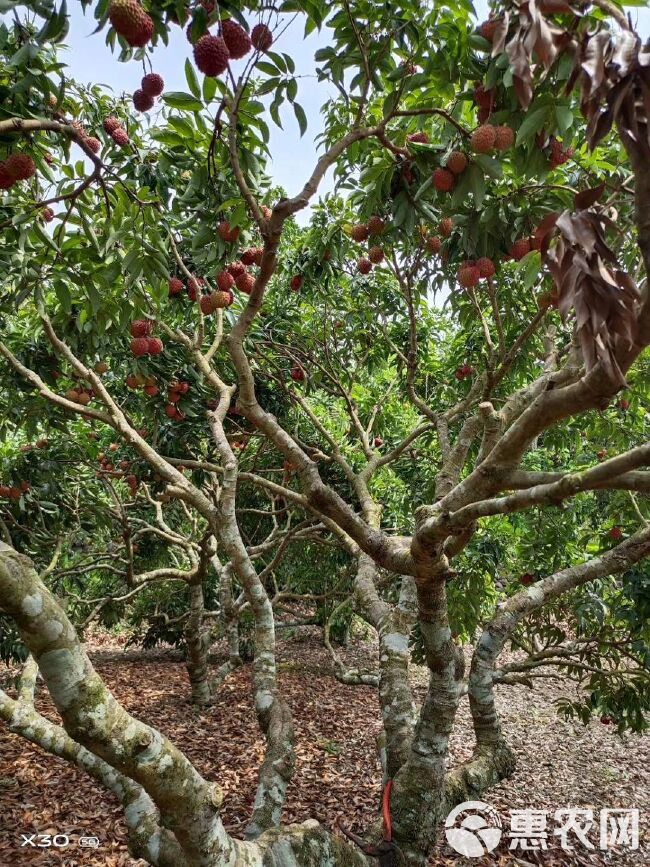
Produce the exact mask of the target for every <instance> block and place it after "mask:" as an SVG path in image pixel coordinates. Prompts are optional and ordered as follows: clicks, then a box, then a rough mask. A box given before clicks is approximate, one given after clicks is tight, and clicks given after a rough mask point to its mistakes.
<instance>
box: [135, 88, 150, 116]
mask: <svg viewBox="0 0 650 867" xmlns="http://www.w3.org/2000/svg"><path fill="white" fill-rule="evenodd" d="M133 107H134V108H135V110H136V111H149V109H150V108H153V96H149V94H147V93H145V92H144V90H136V91H135V93H134V94H133Z"/></svg>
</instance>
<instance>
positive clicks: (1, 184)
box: [0, 161, 15, 190]
mask: <svg viewBox="0 0 650 867" xmlns="http://www.w3.org/2000/svg"><path fill="white" fill-rule="evenodd" d="M14 183H15V181H14V179H13V177H12V176H11V175H10V174H9V172H8V171H7V164H6V162H4V161H3V162H1V163H0V190H8V189H10V188H11V187H13V185H14Z"/></svg>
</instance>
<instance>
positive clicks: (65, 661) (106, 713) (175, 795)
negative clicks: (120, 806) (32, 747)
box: [0, 542, 368, 867]
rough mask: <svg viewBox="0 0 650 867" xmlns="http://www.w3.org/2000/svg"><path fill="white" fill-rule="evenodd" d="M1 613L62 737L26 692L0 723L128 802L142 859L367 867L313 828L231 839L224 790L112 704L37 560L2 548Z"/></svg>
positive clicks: (190, 864)
mask: <svg viewBox="0 0 650 867" xmlns="http://www.w3.org/2000/svg"><path fill="white" fill-rule="evenodd" d="M0 607H1V609H2V610H3V611H5V612H6V613H8V614H9V615H10V616H12V617H13V618H14V619H15V621H16V624H17V626H18V628H19V630H20V633H21V637H22V639H23V641H24V642H25V644H26V645H27V647H28V648H29V649H30V651H31V653H32V654H33V656H34V658H35V660H36V661H37V663H38V666H39V669H40V672H41V674H42V676H43V679H44V681H45V683H46V686H47V688H48V690H49V692H50V695H51V696H52V700H53V701H54V704H55V706H56V708H57V710H58V711H59V714H60V715H61V718H62V720H63V724H64V728H65V732H64V731H62V730H61V729H60V728H59V727H57V726H54V725H53V724H52V723H49V722H48V721H47V720H42V718H41V717H40V716H39V715H38V714H34V712H33V710H32V709H30V707H29V706H28V704H26V703H25V700H24V698H25V696H24V694H23V691H21V697H20V699H19V701H17V702H16V701H13V700H12V699H10V698H8V697H7V696H5V695H4V693H0V717H3V718H4V719H7V720H8V721H9V722H10V725H11V726H12V728H13V730H14V731H16V732H17V733H20V734H22V735H23V736H25V737H29V738H31V739H32V740H33V741H34V742H36V743H40V744H41V745H42V746H43V747H44V748H45V749H48V750H50V751H52V752H56V753H57V754H58V755H61V756H63V757H65V758H67V759H68V760H69V761H72V762H75V764H78V765H79V766H80V767H84V769H85V770H87V771H88V772H89V773H91V774H92V775H93V776H94V777H95V779H97V780H98V781H100V782H101V783H102V784H103V785H105V786H106V787H107V788H109V789H111V790H113V791H115V792H116V794H118V796H119V797H121V798H123V803H125V805H126V806H125V809H126V811H127V815H126V819H127V824H128V825H129V827H130V828H131V829H132V830H134V832H135V833H136V834H137V835H138V838H139V842H138V841H136V842H138V847H139V854H140V855H141V856H142V857H144V858H145V860H147V861H148V863H149V864H152V865H154V867H159V865H160V867H172V865H174V867H185V865H187V867H280V865H282V867H322V865H324V864H329V865H331V867H368V861H367V860H366V858H365V857H364V856H363V855H362V854H361V853H360V852H359V851H358V850H357V849H356V848H354V847H352V846H350V845H348V844H347V843H346V842H345V841H344V840H342V839H341V838H340V837H335V836H333V835H331V834H330V833H329V832H328V831H326V830H325V829H324V828H322V827H320V826H319V825H318V823H317V822H313V821H309V822H304V823H303V824H301V825H294V826H290V827H288V828H284V829H274V830H271V831H267V832H266V833H264V834H262V835H261V836H260V837H259V838H258V839H257V840H256V841H255V842H242V841H239V840H233V839H232V838H231V837H229V836H228V834H227V833H226V831H225V829H224V827H223V824H222V822H221V820H220V818H219V814H218V809H219V805H220V804H221V800H222V794H221V790H220V788H219V786H218V785H217V784H215V783H209V782H207V781H206V780H204V779H203V777H201V775H200V774H199V773H198V771H197V770H196V769H195V768H194V767H193V766H192V765H191V763H190V762H189V761H188V759H187V758H186V757H185V756H184V755H183V753H181V752H180V751H179V750H178V749H176V747H174V745H173V744H171V743H170V742H169V741H168V740H167V739H166V738H165V737H164V736H163V735H161V733H160V732H159V731H157V730H156V729H154V728H152V727H150V726H148V725H146V724H144V723H142V722H140V721H139V720H137V719H135V718H134V717H132V716H130V715H129V714H128V713H127V712H126V710H125V709H124V708H123V707H122V706H121V705H120V704H119V703H118V702H117V701H116V700H115V698H114V697H113V696H112V695H111V693H110V692H109V690H108V689H107V688H106V686H105V685H104V683H103V682H102V680H101V678H99V676H98V675H97V673H96V672H95V671H94V669H93V667H92V665H91V663H90V660H89V659H88V657H87V656H86V654H85V652H84V651H83V649H82V647H81V646H80V644H79V641H78V639H77V636H76V633H75V631H74V628H73V626H72V624H71V623H70V622H69V620H68V619H67V617H66V615H65V613H64V611H63V610H62V608H61V606H60V605H59V604H58V603H57V601H56V600H55V599H54V597H53V596H52V594H51V593H50V592H49V591H48V590H47V588H46V587H45V585H44V584H43V583H42V582H41V581H40V579H39V578H38V576H37V575H36V573H35V571H34V569H33V567H32V565H31V563H30V561H29V560H28V559H27V558H26V557H23V556H22V555H20V554H17V553H16V552H15V551H14V550H13V549H12V548H10V547H9V546H8V545H5V544H4V543H1V542H0ZM26 689H27V688H26ZM27 692H29V690H28V689H27ZM115 772H117V773H115ZM156 809H157V811H158V814H159V816H160V821H159V822H158V821H157V819H158V816H157V814H155V812H154V810H156ZM140 847H141V848H140ZM179 850H180V851H179Z"/></svg>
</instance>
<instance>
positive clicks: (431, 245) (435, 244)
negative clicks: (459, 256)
mask: <svg viewBox="0 0 650 867" xmlns="http://www.w3.org/2000/svg"><path fill="white" fill-rule="evenodd" d="M424 246H425V247H426V249H427V250H428V252H429V253H433V254H434V255H437V254H438V253H439V252H440V248H441V247H442V241H441V240H440V238H439V237H438V236H437V235H431V237H430V238H427V239H426V241H425V242H424Z"/></svg>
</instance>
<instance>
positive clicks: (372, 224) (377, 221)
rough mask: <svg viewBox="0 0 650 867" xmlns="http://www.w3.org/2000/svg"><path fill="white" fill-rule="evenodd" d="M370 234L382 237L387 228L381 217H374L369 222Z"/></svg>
mask: <svg viewBox="0 0 650 867" xmlns="http://www.w3.org/2000/svg"><path fill="white" fill-rule="evenodd" d="M367 226H368V234H369V235H381V234H382V233H383V231H384V229H385V228H386V224H385V223H384V221H383V220H382V218H381V217H377V216H373V217H371V218H370V219H369V220H368V223H367Z"/></svg>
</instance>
